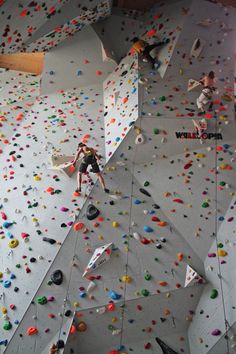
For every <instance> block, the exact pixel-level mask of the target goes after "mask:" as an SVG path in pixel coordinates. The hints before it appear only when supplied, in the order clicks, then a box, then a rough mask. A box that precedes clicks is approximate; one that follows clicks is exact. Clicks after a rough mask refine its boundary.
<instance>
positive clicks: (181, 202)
mask: <svg viewBox="0 0 236 354" xmlns="http://www.w3.org/2000/svg"><path fill="white" fill-rule="evenodd" d="M173 202H175V203H179V204H183V203H184V202H183V200H182V199H179V198H176V199H173Z"/></svg>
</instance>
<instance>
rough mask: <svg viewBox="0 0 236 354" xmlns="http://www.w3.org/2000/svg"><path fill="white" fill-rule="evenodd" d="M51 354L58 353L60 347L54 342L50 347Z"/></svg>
mask: <svg viewBox="0 0 236 354" xmlns="http://www.w3.org/2000/svg"><path fill="white" fill-rule="evenodd" d="M49 353H50V354H56V353H58V348H57V346H56V344H54V343H53V344H52V345H51V347H50V351H49Z"/></svg>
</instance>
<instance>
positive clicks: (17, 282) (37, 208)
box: [0, 85, 105, 339]
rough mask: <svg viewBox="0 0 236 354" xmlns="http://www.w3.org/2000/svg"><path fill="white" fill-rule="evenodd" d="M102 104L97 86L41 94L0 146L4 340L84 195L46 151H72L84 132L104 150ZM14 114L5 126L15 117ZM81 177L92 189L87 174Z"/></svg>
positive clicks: (20, 313)
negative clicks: (79, 195) (75, 194)
mask: <svg viewBox="0 0 236 354" xmlns="http://www.w3.org/2000/svg"><path fill="white" fill-rule="evenodd" d="M102 107H103V96H102V91H101V86H98V85H95V86H91V87H88V88H86V89H77V90H75V89H74V90H73V89H72V90H70V91H60V92H58V93H55V94H51V95H48V96H40V97H38V98H37V101H36V102H35V103H34V104H31V106H30V108H29V111H28V113H27V114H26V115H25V116H24V117H23V118H22V121H21V122H17V123H18V126H17V129H16V132H15V131H14V134H13V136H11V137H10V138H9V143H8V144H5V145H4V147H3V149H2V154H1V155H0V159H1V166H2V174H1V191H0V205H1V211H0V216H1V230H0V232H1V281H2V283H1V287H2V290H1V301H2V306H3V307H4V308H5V309H6V311H7V312H4V313H7V315H5V316H6V319H7V321H4V319H3V322H2V326H1V338H2V339H7V338H8V339H9V338H10V337H11V336H12V334H13V331H14V329H15V328H16V326H17V324H18V323H19V321H20V320H21V317H22V316H23V314H24V312H25V310H26V308H27V306H28V305H29V303H30V301H31V299H32V296H34V292H35V291H36V290H37V287H38V285H39V284H38V282H40V279H43V277H44V275H45V273H46V272H47V269H48V267H49V266H50V263H51V262H52V260H53V258H54V257H55V255H56V254H57V252H58V250H59V249H60V245H61V243H62V242H63V241H64V239H65V237H66V235H67V233H68V231H69V229H70V226H71V225H72V224H73V221H74V217H75V215H76V214H77V213H78V212H79V210H80V208H81V206H82V204H83V202H84V197H78V196H73V192H74V190H75V189H76V185H77V183H76V176H73V178H69V177H67V176H66V175H64V174H63V173H61V172H60V171H58V170H51V169H50V167H51V164H50V162H49V158H50V156H51V155H52V154H56V155H57V154H65V155H69V156H70V155H73V154H74V153H75V151H76V149H77V144H78V142H79V141H80V140H81V138H84V139H86V140H87V141H88V143H90V144H92V145H93V146H94V147H95V148H96V149H97V150H98V151H99V153H101V154H102V155H104V152H105V151H104V128H103V109H102ZM8 110H9V108H8ZM10 113H11V114H9V112H8V116H7V119H6V122H5V121H3V125H4V124H9V123H10V121H12V122H15V121H16V113H15V112H14V110H12V111H11V112H10ZM17 114H18V113H17ZM15 126H16V125H15ZM14 130H15V129H14ZM29 161H30V163H29ZM84 182H85V184H84V186H85V187H84V188H85V189H86V190H87V193H88V191H89V189H87V185H88V178H85V180H84ZM84 188H83V189H84ZM36 279H37V281H36ZM23 299H24V300H23ZM10 305H11V307H9V306H10ZM4 311H5V310H4ZM9 312H10V313H9ZM6 322H7V323H8V325H6ZM9 323H10V324H11V325H9ZM11 327H12V328H11ZM2 328H4V329H5V330H4V329H2ZM6 329H8V330H9V331H6ZM2 330H3V332H2Z"/></svg>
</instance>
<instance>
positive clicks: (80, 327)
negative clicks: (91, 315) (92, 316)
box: [78, 321, 88, 332]
mask: <svg viewBox="0 0 236 354" xmlns="http://www.w3.org/2000/svg"><path fill="white" fill-rule="evenodd" d="M87 328H88V327H87V325H86V323H85V322H83V321H81V322H79V324H78V331H79V332H85V331H86V330H87Z"/></svg>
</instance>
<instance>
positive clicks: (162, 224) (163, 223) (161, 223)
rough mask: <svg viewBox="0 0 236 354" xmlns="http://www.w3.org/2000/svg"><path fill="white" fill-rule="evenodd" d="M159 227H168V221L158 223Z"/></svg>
mask: <svg viewBox="0 0 236 354" xmlns="http://www.w3.org/2000/svg"><path fill="white" fill-rule="evenodd" d="M157 225H158V226H161V227H165V226H166V225H167V222H166V221H160V222H158V223H157Z"/></svg>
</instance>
